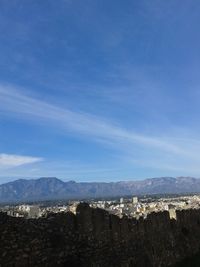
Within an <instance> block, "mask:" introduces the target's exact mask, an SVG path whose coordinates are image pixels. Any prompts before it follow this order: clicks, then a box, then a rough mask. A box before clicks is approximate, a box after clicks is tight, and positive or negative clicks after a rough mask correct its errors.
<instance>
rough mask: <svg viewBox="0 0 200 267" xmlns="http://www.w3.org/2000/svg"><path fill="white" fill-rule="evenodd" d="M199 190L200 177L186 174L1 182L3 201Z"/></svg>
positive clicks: (196, 191) (1, 200)
mask: <svg viewBox="0 0 200 267" xmlns="http://www.w3.org/2000/svg"><path fill="white" fill-rule="evenodd" d="M198 192H200V179H199V178H194V177H184V176H181V177H157V178H147V179H143V180H133V181H118V182H76V181H73V180H70V181H66V182H65V181H62V180H60V179H58V178H56V177H41V178H38V179H18V180H15V181H11V182H8V183H4V184H1V185H0V202H9V201H37V200H55V199H73V198H74V199H75V198H79V199H82V198H95V197H115V196H120V195H132V194H134V195H141V194H167V193H168V194H170V193H171V194H177V193H198Z"/></svg>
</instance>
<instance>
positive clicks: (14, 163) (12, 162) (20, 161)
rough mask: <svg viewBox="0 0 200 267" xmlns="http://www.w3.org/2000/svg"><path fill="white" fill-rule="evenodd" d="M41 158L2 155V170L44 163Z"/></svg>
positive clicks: (0, 163)
mask: <svg viewBox="0 0 200 267" xmlns="http://www.w3.org/2000/svg"><path fill="white" fill-rule="evenodd" d="M42 160H43V159H42V158H39V157H30V156H21V155H12V154H0V168H10V167H18V166H22V165H26V164H31V163H36V162H40V161H42Z"/></svg>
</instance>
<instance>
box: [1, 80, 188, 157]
mask: <svg viewBox="0 0 200 267" xmlns="http://www.w3.org/2000/svg"><path fill="white" fill-rule="evenodd" d="M0 112H1V113H2V112H3V113H4V114H6V115H9V116H20V118H23V119H27V120H30V119H33V120H35V122H38V123H39V122H41V121H42V122H47V123H51V124H52V123H53V125H56V126H57V127H59V128H60V129H61V130H63V129H64V130H66V131H73V132H76V133H78V134H81V135H86V136H90V137H92V138H93V139H95V140H99V139H100V140H105V141H106V142H110V143H111V144H113V145H116V146H117V147H119V146H124V145H125V146H126V145H127V144H129V145H130V144H131V145H132V146H134V145H140V146H144V147H149V148H152V149H157V150H161V151H166V152H169V153H173V154H179V155H185V154H188V151H184V149H182V148H181V147H180V146H177V145H175V144H173V143H171V142H167V141H165V140H163V138H154V137H149V136H146V135H142V134H138V133H135V132H134V131H132V130H130V129H125V128H123V127H121V126H119V125H117V124H116V123H113V122H108V121H106V120H104V119H102V118H99V117H97V116H94V115H91V114H88V113H84V112H77V111H72V110H70V109H67V108H60V107H58V106H55V105H52V104H49V103H47V102H44V101H41V100H39V99H37V98H33V97H30V96H27V95H25V94H24V93H22V91H21V90H19V89H15V88H13V87H10V86H2V85H1V86H0Z"/></svg>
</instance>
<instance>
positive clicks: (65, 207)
mask: <svg viewBox="0 0 200 267" xmlns="http://www.w3.org/2000/svg"><path fill="white" fill-rule="evenodd" d="M80 202H81V201H60V202H56V201H55V202H52V203H50V204H48V203H43V202H41V203H37V204H30V203H23V204H15V205H14V204H12V205H2V206H1V207H0V211H1V212H5V213H7V215H9V216H13V217H24V218H27V219H28V218H39V217H46V216H47V215H49V214H50V213H63V212H64V213H65V212H72V213H74V214H76V208H77V206H78V204H79V203H80ZM84 202H87V203H88V204H89V205H90V207H92V208H99V209H104V210H106V211H108V212H109V213H110V214H114V215H117V216H119V217H120V218H122V217H123V216H128V217H132V218H136V219H139V218H140V217H143V218H144V219H145V218H146V217H147V215H148V214H150V213H152V212H162V211H168V212H169V216H170V218H171V219H176V210H186V209H199V208H200V195H181V196H159V197H158V196H157V197H155V196H144V197H137V196H133V197H132V198H124V197H121V198H119V199H114V200H113V199H112V200H84Z"/></svg>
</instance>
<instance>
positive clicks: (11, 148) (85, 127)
mask: <svg viewBox="0 0 200 267" xmlns="http://www.w3.org/2000/svg"><path fill="white" fill-rule="evenodd" d="M199 13H200V5H199V3H198V1H186V0H183V1H178V0H169V1H159V0H155V1H153V2H152V1H147V0H145V1H144V0H142V1H129V0H128V1H126V2H125V3H123V5H122V4H121V1H118V0H116V1H104V0H100V1H98V0H95V1H94V0H86V1H72V0H59V1H28V2H27V1H25V0H20V1H19V0H15V1H4V0H1V1H0V36H1V42H0V121H1V123H0V139H1V145H0V177H1V178H0V183H4V182H8V181H10V180H14V179H16V178H32V177H34V178H37V177H43V176H45V177H46V176H56V177H58V178H62V179H63V180H69V179H75V180H76V181H78V182H79V181H119V180H134V179H142V178H148V177H160V176H174V177H176V176H182V175H184V176H195V177H200V167H199V166H200V156H199V150H200V138H199V128H200V125H199V116H200V110H199V102H200V89H199V68H200V63H199V62H200V61H199V59H200V58H199V57H200V54H199V45H200V33H199V23H200V17H199Z"/></svg>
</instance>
